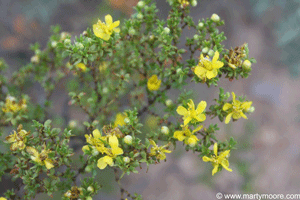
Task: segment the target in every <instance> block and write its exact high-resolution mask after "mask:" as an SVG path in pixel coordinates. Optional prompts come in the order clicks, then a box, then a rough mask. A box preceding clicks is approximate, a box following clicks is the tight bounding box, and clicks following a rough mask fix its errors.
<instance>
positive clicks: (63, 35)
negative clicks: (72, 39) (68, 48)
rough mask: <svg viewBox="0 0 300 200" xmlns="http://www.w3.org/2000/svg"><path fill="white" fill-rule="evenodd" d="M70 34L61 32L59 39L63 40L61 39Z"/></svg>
mask: <svg viewBox="0 0 300 200" xmlns="http://www.w3.org/2000/svg"><path fill="white" fill-rule="evenodd" d="M69 35H70V34H69V33H67V32H61V34H60V39H61V40H60V41H63V40H65V39H66V38H67V37H68V36H69Z"/></svg>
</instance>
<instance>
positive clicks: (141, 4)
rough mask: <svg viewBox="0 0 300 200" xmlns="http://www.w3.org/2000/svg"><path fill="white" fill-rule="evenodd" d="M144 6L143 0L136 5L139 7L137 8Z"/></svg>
mask: <svg viewBox="0 0 300 200" xmlns="http://www.w3.org/2000/svg"><path fill="white" fill-rule="evenodd" d="M144 6H145V2H144V1H139V2H138V3H137V7H139V8H144Z"/></svg>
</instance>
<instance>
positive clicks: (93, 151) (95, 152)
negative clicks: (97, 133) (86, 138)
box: [92, 147, 99, 156]
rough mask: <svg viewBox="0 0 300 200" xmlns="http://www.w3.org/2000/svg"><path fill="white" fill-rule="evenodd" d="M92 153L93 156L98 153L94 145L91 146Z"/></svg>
mask: <svg viewBox="0 0 300 200" xmlns="http://www.w3.org/2000/svg"><path fill="white" fill-rule="evenodd" d="M92 154H93V156H97V155H99V151H98V150H97V149H96V148H95V147H93V150H92Z"/></svg>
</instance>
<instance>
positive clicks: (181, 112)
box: [176, 106, 188, 115]
mask: <svg viewBox="0 0 300 200" xmlns="http://www.w3.org/2000/svg"><path fill="white" fill-rule="evenodd" d="M176 112H177V113H178V114H179V115H187V114H188V111H187V109H186V108H185V107H183V106H178V108H177V110H176Z"/></svg>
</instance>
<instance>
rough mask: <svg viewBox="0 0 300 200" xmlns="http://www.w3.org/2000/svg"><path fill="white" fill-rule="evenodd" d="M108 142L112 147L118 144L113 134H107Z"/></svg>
mask: <svg viewBox="0 0 300 200" xmlns="http://www.w3.org/2000/svg"><path fill="white" fill-rule="evenodd" d="M108 143H109V145H110V146H111V147H112V148H114V147H118V145H119V140H118V138H117V136H115V135H113V136H109V138H108Z"/></svg>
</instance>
